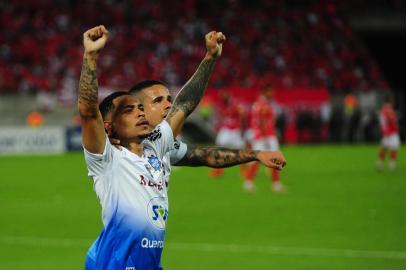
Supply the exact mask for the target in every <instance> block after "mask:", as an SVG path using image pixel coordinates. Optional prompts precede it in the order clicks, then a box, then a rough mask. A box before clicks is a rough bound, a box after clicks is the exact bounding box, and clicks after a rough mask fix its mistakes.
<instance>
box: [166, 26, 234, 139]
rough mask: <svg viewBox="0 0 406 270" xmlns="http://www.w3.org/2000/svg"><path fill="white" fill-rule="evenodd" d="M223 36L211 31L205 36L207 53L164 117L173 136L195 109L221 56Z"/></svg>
mask: <svg viewBox="0 0 406 270" xmlns="http://www.w3.org/2000/svg"><path fill="white" fill-rule="evenodd" d="M225 39H226V38H225V36H224V35H223V33H221V32H215V31H212V32H210V33H208V34H207V35H206V36H205V40H206V49H207V53H206V55H205V57H204V59H203V61H202V62H201V63H200V65H199V67H198V68H197V70H196V72H195V73H194V74H193V76H192V77H191V78H190V79H189V81H188V82H187V83H186V84H185V85H184V86H183V87H182V89H181V90H180V92H179V94H178V95H177V96H176V99H175V101H174V103H173V105H172V108H171V110H170V111H169V113H168V116H167V117H166V121H168V123H169V125H170V126H171V128H172V131H173V135H174V136H175V137H176V135H178V134H179V132H180V130H181V128H182V126H183V123H184V122H185V119H186V118H187V117H188V116H189V115H190V114H191V113H192V112H193V110H194V109H195V108H196V107H197V105H198V104H199V102H200V100H201V99H202V97H203V94H204V91H205V90H206V87H207V83H208V81H209V78H210V75H211V73H212V72H213V68H214V65H215V63H216V60H217V58H218V57H220V56H221V53H222V48H223V42H224V41H225Z"/></svg>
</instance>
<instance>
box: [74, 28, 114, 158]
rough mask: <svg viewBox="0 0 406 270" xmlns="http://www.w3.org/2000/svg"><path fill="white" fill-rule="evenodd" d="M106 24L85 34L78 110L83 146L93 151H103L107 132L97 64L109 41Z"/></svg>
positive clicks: (99, 152)
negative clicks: (99, 89) (100, 104)
mask: <svg viewBox="0 0 406 270" xmlns="http://www.w3.org/2000/svg"><path fill="white" fill-rule="evenodd" d="M107 35H108V32H107V30H106V28H104V26H98V27H94V28H92V29H90V30H88V31H86V32H85V33H84V34H83V45H84V47H85V52H84V55H83V65H82V71H81V74H80V80H79V94H78V110H79V115H80V119H81V123H82V140H83V146H84V147H85V148H86V150H88V151H90V152H91V153H98V154H101V153H103V150H104V146H105V142H106V132H105V130H104V125H103V119H102V116H101V114H100V111H99V106H98V103H99V102H98V82H97V74H96V64H97V57H98V52H99V51H100V50H101V49H102V48H103V47H104V45H105V43H106V41H107Z"/></svg>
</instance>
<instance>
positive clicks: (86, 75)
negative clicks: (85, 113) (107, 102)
mask: <svg viewBox="0 0 406 270" xmlns="http://www.w3.org/2000/svg"><path fill="white" fill-rule="evenodd" d="M94 61H95V60H93V59H88V58H87V57H84V58H83V65H82V71H81V73H80V80H79V103H84V104H85V105H86V106H89V107H95V108H97V106H98V87H99V85H98V82H97V74H96V66H95V63H94Z"/></svg>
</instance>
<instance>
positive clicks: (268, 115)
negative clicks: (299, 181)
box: [244, 85, 284, 192]
mask: <svg viewBox="0 0 406 270" xmlns="http://www.w3.org/2000/svg"><path fill="white" fill-rule="evenodd" d="M272 94H273V91H272V87H271V86H269V85H267V86H265V87H264V88H262V89H261V93H260V95H259V97H258V98H257V100H256V101H255V102H254V104H253V105H252V112H251V116H250V117H251V120H250V127H251V130H252V132H253V141H252V148H253V149H254V150H262V151H266V150H267V151H277V150H279V143H278V138H277V134H276V130H275V121H276V115H275V112H274V110H273V105H272ZM258 165H259V164H258V162H255V163H253V164H252V165H251V166H250V168H249V169H247V173H246V178H245V183H244V188H245V190H247V191H249V192H252V191H254V190H255V185H254V178H255V176H256V173H257V170H258ZM269 174H270V176H271V179H272V186H271V189H272V191H274V192H282V191H284V186H283V185H282V183H281V181H280V174H279V171H278V170H276V169H269Z"/></svg>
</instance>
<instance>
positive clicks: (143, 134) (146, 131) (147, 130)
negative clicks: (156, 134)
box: [138, 125, 152, 138]
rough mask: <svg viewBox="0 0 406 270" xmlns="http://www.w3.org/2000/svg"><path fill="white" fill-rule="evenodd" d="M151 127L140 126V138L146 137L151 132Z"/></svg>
mask: <svg viewBox="0 0 406 270" xmlns="http://www.w3.org/2000/svg"><path fill="white" fill-rule="evenodd" d="M151 131H152V129H151V128H150V127H149V126H144V125H143V126H140V127H139V130H138V134H139V136H138V137H140V138H146V137H148V136H149V134H151Z"/></svg>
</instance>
